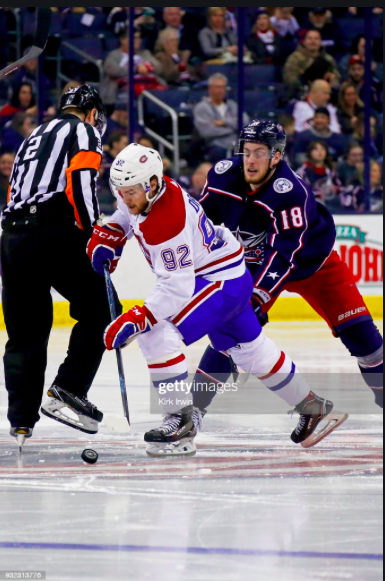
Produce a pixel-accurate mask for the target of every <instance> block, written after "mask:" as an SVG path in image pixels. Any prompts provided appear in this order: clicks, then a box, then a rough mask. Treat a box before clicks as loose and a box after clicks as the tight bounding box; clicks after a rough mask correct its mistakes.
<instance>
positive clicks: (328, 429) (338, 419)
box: [291, 391, 349, 448]
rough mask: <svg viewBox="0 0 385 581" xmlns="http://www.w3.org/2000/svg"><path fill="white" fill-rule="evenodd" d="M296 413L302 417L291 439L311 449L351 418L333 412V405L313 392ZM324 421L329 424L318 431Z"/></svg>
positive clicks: (298, 407)
mask: <svg viewBox="0 0 385 581" xmlns="http://www.w3.org/2000/svg"><path fill="white" fill-rule="evenodd" d="M294 412H297V413H299V414H300V416H301V417H300V419H299V422H298V425H297V427H296V429H295V430H294V432H293V433H292V435H291V439H292V441H293V442H294V443H295V444H301V446H303V447H304V448H311V447H312V446H315V445H316V444H318V443H319V442H321V440H323V439H324V438H326V436H328V435H329V434H331V433H332V432H333V431H334V430H335V429H336V428H338V426H340V425H341V424H343V423H344V422H345V421H346V420H347V419H348V417H349V415H348V414H345V413H341V412H333V403H332V402H331V401H328V400H326V399H323V398H321V397H318V396H317V395H315V394H314V393H313V392H312V391H311V392H310V393H309V395H308V396H307V398H306V399H305V400H304V401H302V402H301V403H300V404H298V405H297V407H296V408H295V410H294ZM324 421H325V422H327V424H326V425H324V426H323V427H321V428H320V429H318V430H317V428H318V427H319V425H320V423H321V422H324Z"/></svg>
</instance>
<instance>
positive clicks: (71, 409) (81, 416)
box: [41, 385, 103, 434]
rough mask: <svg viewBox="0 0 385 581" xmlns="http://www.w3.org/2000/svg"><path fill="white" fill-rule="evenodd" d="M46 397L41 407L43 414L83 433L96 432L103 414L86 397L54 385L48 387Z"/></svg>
mask: <svg viewBox="0 0 385 581" xmlns="http://www.w3.org/2000/svg"><path fill="white" fill-rule="evenodd" d="M48 397H49V399H48V400H47V401H46V402H45V403H44V404H43V406H42V408H41V411H42V413H43V414H44V415H45V416H47V417H49V418H51V419H52V420H56V421H57V422H60V423H61V424H65V425H66V426H70V427H71V428H75V429H76V430H80V431H81V432H84V433H85V434H97V432H98V429H99V426H98V424H99V423H100V422H101V421H102V420H103V414H102V412H100V411H99V410H98V409H97V407H96V406H94V405H93V404H92V403H91V402H89V401H88V399H87V398H86V397H82V398H80V397H78V396H76V395H73V394H72V393H70V392H68V391H65V390H64V389H62V388H61V387H57V386H56V385H53V386H52V387H51V388H50V389H49V391H48Z"/></svg>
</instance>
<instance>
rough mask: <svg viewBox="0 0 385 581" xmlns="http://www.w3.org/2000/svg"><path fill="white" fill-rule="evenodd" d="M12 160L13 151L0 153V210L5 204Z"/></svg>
mask: <svg viewBox="0 0 385 581" xmlns="http://www.w3.org/2000/svg"><path fill="white" fill-rule="evenodd" d="M14 161H15V156H14V155H13V153H3V154H2V155H0V212H2V210H3V208H4V206H5V205H6V204H7V196H8V186H9V178H10V177H11V173H12V167H13V162H14Z"/></svg>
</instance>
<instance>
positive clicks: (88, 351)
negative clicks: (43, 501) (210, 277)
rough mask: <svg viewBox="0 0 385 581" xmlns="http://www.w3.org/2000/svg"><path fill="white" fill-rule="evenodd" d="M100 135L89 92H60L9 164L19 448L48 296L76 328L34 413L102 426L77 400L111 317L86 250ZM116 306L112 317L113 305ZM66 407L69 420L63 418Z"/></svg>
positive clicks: (10, 317)
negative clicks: (65, 309)
mask: <svg viewBox="0 0 385 581" xmlns="http://www.w3.org/2000/svg"><path fill="white" fill-rule="evenodd" d="M105 128H106V114H105V109H104V106H103V103H102V101H101V99H100V97H99V95H98V93H97V91H96V90H95V89H93V88H92V87H90V86H89V85H82V86H80V87H76V88H73V89H69V90H68V91H67V92H66V93H65V94H64V95H63V97H62V99H61V103H60V116H59V117H58V118H57V119H54V120H53V121H50V122H48V123H45V124H43V125H41V126H40V127H38V128H37V129H35V130H34V131H33V133H32V134H31V136H30V137H29V138H28V139H26V140H25V141H24V143H23V144H22V146H21V147H20V149H19V151H18V153H17V156H16V159H15V163H14V166H13V170H12V174H11V178H10V185H9V195H8V205H7V206H6V208H5V210H4V211H3V215H2V228H3V234H2V239H1V262H2V277H3V309H4V318H5V323H6V327H7V332H8V339H9V340H8V342H7V345H6V350H5V356H4V368H5V383H6V388H7V391H8V397H9V408H8V419H9V421H10V424H11V435H12V436H14V437H16V438H17V439H18V441H19V442H20V439H21V440H22V442H24V439H25V438H29V437H31V436H32V430H33V428H34V426H35V424H36V423H37V422H38V421H39V409H40V406H41V402H42V396H43V390H44V377H45V371H46V366H47V347H48V340H49V336H50V332H51V328H52V323H53V306H52V298H51V288H54V289H55V290H56V291H57V292H59V293H60V294H61V295H62V296H63V297H65V298H66V299H67V300H68V301H69V303H70V313H71V316H72V317H73V318H74V319H75V320H76V321H77V324H76V325H75V327H74V328H73V331H72V335H71V339H70V344H69V349H68V354H67V358H66V359H65V361H64V363H63V364H62V365H61V367H60V369H59V371H58V374H57V377H56V379H55V381H54V383H53V385H52V387H51V388H50V389H49V391H48V396H49V398H48V403H47V404H45V405H44V406H43V408H42V412H43V413H44V414H45V415H48V416H49V417H51V418H53V419H55V420H57V421H59V422H62V423H64V424H67V425H70V426H72V427H74V428H77V429H79V430H81V431H84V432H86V433H90V434H94V433H96V432H97V431H98V422H101V421H102V418H103V414H102V413H101V412H100V411H99V410H97V408H96V407H95V406H94V405H92V404H91V403H90V402H89V401H88V399H87V393H88V391H89V389H90V387H91V384H92V382H93V380H94V377H95V375H96V373H97V371H98V368H99V365H100V363H101V360H102V357H103V353H104V344H103V332H104V329H105V327H106V326H107V325H108V324H109V323H110V321H111V319H110V311H109V305H108V299H107V293H106V288H105V284H104V279H103V278H102V277H101V276H99V275H98V274H97V273H96V272H95V271H94V270H93V268H92V266H91V263H90V261H89V259H88V257H87V254H86V246H87V242H88V240H89V238H90V236H91V234H92V228H93V226H94V225H95V224H97V223H98V221H99V219H100V213H99V204H98V200H97V197H96V180H97V177H98V170H99V167H100V163H101V158H102V146H101V136H102V135H103V133H104V131H105ZM116 303H117V309H118V310H119V312H121V306H120V304H119V301H118V299H117V297H116ZM66 407H67V408H70V409H71V410H72V411H73V412H75V413H76V414H77V416H78V418H77V420H76V419H72V418H70V417H69V415H68V414H66V413H64V412H65V410H64V411H63V408H66ZM71 416H72V417H73V414H71Z"/></svg>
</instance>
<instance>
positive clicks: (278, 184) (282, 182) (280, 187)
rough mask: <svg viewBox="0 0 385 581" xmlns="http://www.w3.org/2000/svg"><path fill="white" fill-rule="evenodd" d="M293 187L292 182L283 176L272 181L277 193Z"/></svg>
mask: <svg viewBox="0 0 385 581" xmlns="http://www.w3.org/2000/svg"><path fill="white" fill-rule="evenodd" d="M293 187H294V186H293V183H292V182H291V181H290V180H287V179H285V178H279V179H278V180H275V182H274V190H275V191H276V192H277V193H278V194H286V193H287V192H290V191H291V190H292V189H293Z"/></svg>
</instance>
